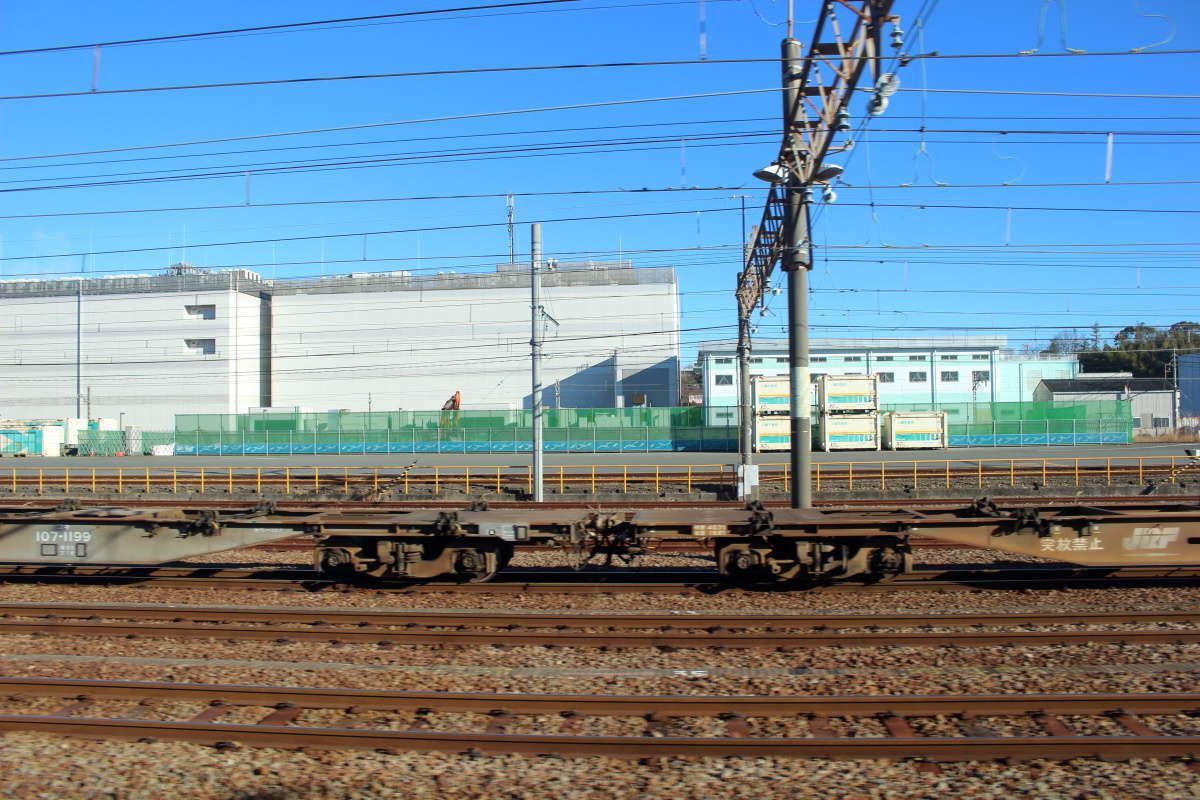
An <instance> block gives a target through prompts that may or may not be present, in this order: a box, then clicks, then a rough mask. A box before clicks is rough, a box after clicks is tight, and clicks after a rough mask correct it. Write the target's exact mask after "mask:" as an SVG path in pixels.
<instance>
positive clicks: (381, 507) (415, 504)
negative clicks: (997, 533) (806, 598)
mask: <svg viewBox="0 0 1200 800" xmlns="http://www.w3.org/2000/svg"><path fill="white" fill-rule="evenodd" d="M65 499H67V498H64V497H56V498H49V497H10V498H4V499H0V512H9V511H17V512H19V511H37V510H49V509H54V508H56V507H58V506H60V505H61V504H62V503H63V501H64V500H65ZM69 499H70V500H71V501H72V502H78V503H79V504H80V505H81V506H83V507H85V508H90V507H112V506H114V505H117V506H120V507H122V508H179V509H185V510H198V511H200V510H214V511H246V512H249V511H253V510H254V509H255V507H256V505H257V501H252V500H213V499H209V498H191V499H183V500H181V499H175V498H140V497H131V498H125V497H122V498H94V497H71V498H69ZM992 501H993V502H994V503H995V504H996V506H997V507H999V508H1001V509H1016V508H1026V507H1030V506H1035V507H1044V508H1063V507H1065V508H1073V507H1077V506H1080V505H1085V506H1088V507H1106V506H1108V507H1119V508H1122V509H1125V510H1138V509H1142V510H1146V511H1154V510H1159V509H1170V510H1176V509H1179V508H1190V507H1193V506H1197V505H1200V495H1196V494H1178V495H1156V496H1146V495H1061V496H1059V495H1027V496H1026V495H1023V496H1012V497H994V498H992ZM271 502H272V503H273V504H274V506H275V508H277V509H278V510H279V511H287V512H312V513H318V512H324V513H339V512H342V511H350V512H354V513H369V512H378V513H395V512H397V511H419V510H427V509H433V510H442V509H448V510H462V509H463V508H464V507H465V503H466V501H465V500H432V499H431V500H378V501H376V500H352V499H344V500H343V499H338V500H285V499H278V500H272V501H271ZM677 502H686V503H687V505H688V507H689V508H697V509H706V508H734V509H741V508H745V503H742V502H740V501H734V500H690V499H684V500H680V501H674V500H671V499H670V498H669V497H662V498H656V499H654V500H639V499H636V498H632V499H625V498H619V499H613V500H611V501H607V502H604V504H603V505H602V506H601V508H602V509H603V510H607V507H608V506H611V507H612V508H620V509H628V510H630V511H637V510H645V509H656V508H662V507H663V506H664V505H665V506H671V505H674V504H675V503H677ZM970 504H971V498H967V497H943V498H934V497H928V498H927V497H897V498H845V499H824V500H821V499H818V500H814V501H813V505H814V506H815V507H819V508H822V509H825V510H828V511H836V510H838V509H848V510H855V511H897V510H903V511H928V510H946V509H947V508H949V509H956V508H966V507H967V506H969V505H970ZM763 505H764V506H765V507H767V508H786V507H787V505H788V503H787V501H786V500H764V501H763ZM596 506H597V501H595V500H568V501H553V502H546V503H536V504H535V503H531V502H528V501H523V500H489V501H488V507H489V508H491V509H496V510H513V509H522V510H532V509H544V510H569V509H579V510H581V511H589V510H595V509H596Z"/></svg>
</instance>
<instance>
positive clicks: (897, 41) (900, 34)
mask: <svg viewBox="0 0 1200 800" xmlns="http://www.w3.org/2000/svg"><path fill="white" fill-rule="evenodd" d="M901 47H904V31H902V30H900V29H899V28H892V49H893V50H899V49H900V48H901Z"/></svg>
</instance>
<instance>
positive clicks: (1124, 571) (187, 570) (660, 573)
mask: <svg viewBox="0 0 1200 800" xmlns="http://www.w3.org/2000/svg"><path fill="white" fill-rule="evenodd" d="M6 582H7V583H24V584H28V583H55V584H92V585H95V584H100V585H111V586H117V585H154V586H161V587H173V588H205V589H209V588H221V589H228V588H235V589H253V590H274V591H278V590H298V591H309V592H311V591H321V590H347V589H357V590H360V591H379V592H393V593H404V592H416V593H426V592H452V593H464V594H466V593H470V594H511V593H517V594H521V593H527V594H616V593H621V594H630V593H654V594H679V593H689V592H705V593H713V592H722V591H777V590H779V589H780V588H789V589H794V588H795V587H778V586H774V585H771V586H754V585H750V586H747V585H742V584H737V583H730V582H727V581H723V580H722V579H721V578H720V576H719V575H718V574H716V573H715V572H712V571H709V570H703V569H695V570H692V571H678V570H666V569H645V570H633V569H625V570H619V569H618V570H592V569H585V570H582V571H578V572H577V571H571V570H558V569H513V568H509V569H506V570H503V571H501V572H500V573H499V574H498V575H497V576H496V578H494V579H493V580H492V581H491V582H488V583H458V582H453V581H428V582H403V581H380V582H378V583H368V584H359V585H347V584H344V583H339V582H337V581H334V580H331V579H330V578H328V577H326V576H324V575H322V574H321V573H320V572H318V571H316V570H310V569H292V568H267V569H261V568H260V569H240V568H225V567H220V566H193V567H179V566H168V567H158V566H151V567H140V566H120V565H113V566H86V567H84V566H80V567H59V566H45V565H8V566H7V567H0V583H6ZM1197 585H1200V567H1189V566H1171V565H1160V566H1154V567H1122V568H1108V567H1070V566H1057V565H1055V566H1036V567H1028V568H1027V567H1022V568H1005V567H996V566H987V565H980V566H977V567H971V566H956V567H954V568H952V569H946V568H925V569H920V568H919V569H916V570H914V571H912V572H909V573H905V574H902V575H898V576H896V577H895V578H894V579H892V580H891V581H888V582H886V583H867V584H864V583H850V582H844V583H833V584H819V585H815V586H812V587H810V588H811V589H812V590H814V591H824V592H848V593H861V592H876V593H878V592H896V591H900V590H903V591H912V590H916V591H947V590H950V591H953V590H975V589H996V590H1023V589H1060V588H1072V589H1084V588H1134V587H1143V586H1197Z"/></svg>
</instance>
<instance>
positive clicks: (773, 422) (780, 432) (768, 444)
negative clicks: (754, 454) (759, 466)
mask: <svg viewBox="0 0 1200 800" xmlns="http://www.w3.org/2000/svg"><path fill="white" fill-rule="evenodd" d="M754 449H755V450H757V451H758V452H760V453H766V452H769V451H771V450H791V449H792V418H791V417H755V418H754Z"/></svg>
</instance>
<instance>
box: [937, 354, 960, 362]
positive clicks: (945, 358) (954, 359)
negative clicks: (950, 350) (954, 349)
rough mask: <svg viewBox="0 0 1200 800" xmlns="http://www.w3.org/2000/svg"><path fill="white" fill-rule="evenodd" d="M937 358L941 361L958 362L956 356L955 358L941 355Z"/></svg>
mask: <svg viewBox="0 0 1200 800" xmlns="http://www.w3.org/2000/svg"><path fill="white" fill-rule="evenodd" d="M938 358H940V359H941V360H942V361H958V356H956V355H945V354H943V355H940V356H938Z"/></svg>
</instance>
